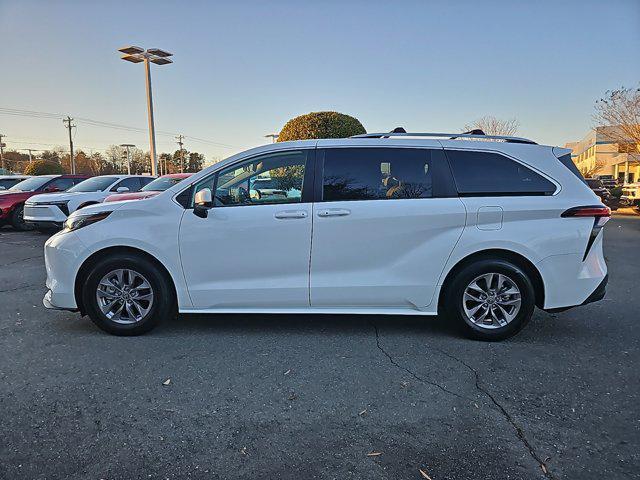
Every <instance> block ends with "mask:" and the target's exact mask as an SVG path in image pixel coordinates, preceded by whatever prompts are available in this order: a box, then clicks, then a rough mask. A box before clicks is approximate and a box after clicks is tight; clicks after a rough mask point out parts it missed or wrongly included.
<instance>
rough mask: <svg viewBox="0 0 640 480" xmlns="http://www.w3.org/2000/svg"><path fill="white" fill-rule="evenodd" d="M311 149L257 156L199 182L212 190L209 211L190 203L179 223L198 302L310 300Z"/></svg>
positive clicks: (270, 304) (250, 304)
mask: <svg viewBox="0 0 640 480" xmlns="http://www.w3.org/2000/svg"><path fill="white" fill-rule="evenodd" d="M313 153H314V150H313V149H300V150H294V151H283V152H275V153H270V154H265V155H260V156H257V157H253V158H251V159H250V160H247V161H244V162H242V163H239V164H234V165H233V166H231V167H227V168H226V169H223V170H222V171H220V172H219V173H218V174H216V175H214V176H212V177H210V178H207V179H205V180H203V181H201V182H200V183H198V184H197V185H196V187H195V191H196V192H197V191H198V190H199V189H202V188H210V189H211V191H212V192H215V194H214V206H213V208H211V209H210V210H209V211H208V215H207V217H206V218H200V217H198V216H196V215H194V214H193V211H192V210H186V211H185V213H184V215H183V218H182V222H181V225H180V234H179V235H180V239H179V240H180V255H181V259H182V265H183V271H184V275H185V280H186V283H187V287H188V290H189V295H190V297H191V300H192V302H193V306H194V308H195V309H197V310H215V309H223V310H224V309H236V308H242V309H245V310H250V309H252V308H259V309H262V310H264V309H268V308H279V309H280V308H295V307H308V306H309V255H310V250H311V223H312V218H311V212H312V204H311V203H310V201H307V195H308V193H307V192H305V186H304V185H307V184H308V182H307V181H306V180H305V173H307V172H309V171H310V170H309V169H311V167H310V165H311V164H312V157H313ZM311 174H312V169H311ZM303 184H304V185H303Z"/></svg>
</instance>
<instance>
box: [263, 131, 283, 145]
mask: <svg viewBox="0 0 640 480" xmlns="http://www.w3.org/2000/svg"><path fill="white" fill-rule="evenodd" d="M279 136H280V135H278V134H277V133H270V134H269V135H265V136H264V138H270V139H271V143H276V138H278V137H279Z"/></svg>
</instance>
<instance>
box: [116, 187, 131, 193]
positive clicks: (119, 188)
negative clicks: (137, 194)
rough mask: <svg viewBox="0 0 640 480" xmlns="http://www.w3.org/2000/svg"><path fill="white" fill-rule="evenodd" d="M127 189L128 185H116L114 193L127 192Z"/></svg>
mask: <svg viewBox="0 0 640 480" xmlns="http://www.w3.org/2000/svg"><path fill="white" fill-rule="evenodd" d="M128 191H129V187H118V188H117V189H116V193H127V192H128Z"/></svg>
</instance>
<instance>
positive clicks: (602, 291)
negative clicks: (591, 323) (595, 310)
mask: <svg viewBox="0 0 640 480" xmlns="http://www.w3.org/2000/svg"><path fill="white" fill-rule="evenodd" d="M608 282H609V274H608V273H607V274H606V275H605V276H604V278H603V279H602V281H601V282H600V285H598V286H597V287H596V289H595V290H594V291H593V293H592V294H591V295H589V296H588V297H587V299H586V300H585V301H584V302H582V305H587V304H589V303H593V302H599V301H600V300H602V299H603V298H604V296H605V295H606V293H607V283H608Z"/></svg>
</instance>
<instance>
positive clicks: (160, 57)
mask: <svg viewBox="0 0 640 480" xmlns="http://www.w3.org/2000/svg"><path fill="white" fill-rule="evenodd" d="M118 51H119V52H121V53H123V54H124V55H122V57H121V58H122V60H126V61H127V62H131V63H140V62H144V69H145V73H146V80H147V81H146V84H147V116H148V118H149V153H150V155H151V175H152V176H154V177H155V176H157V175H158V157H157V156H156V129H155V126H154V123H153V97H152V94H151V65H150V64H149V63H150V62H151V63H155V64H156V65H167V64H169V63H173V61H172V60H171V59H169V58H168V57H171V56H173V53H169V52H166V51H164V50H160V49H159V48H149V49H147V50H145V49H144V48H141V47H136V46H134V45H130V46H128V47H123V48H120V49H118Z"/></svg>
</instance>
